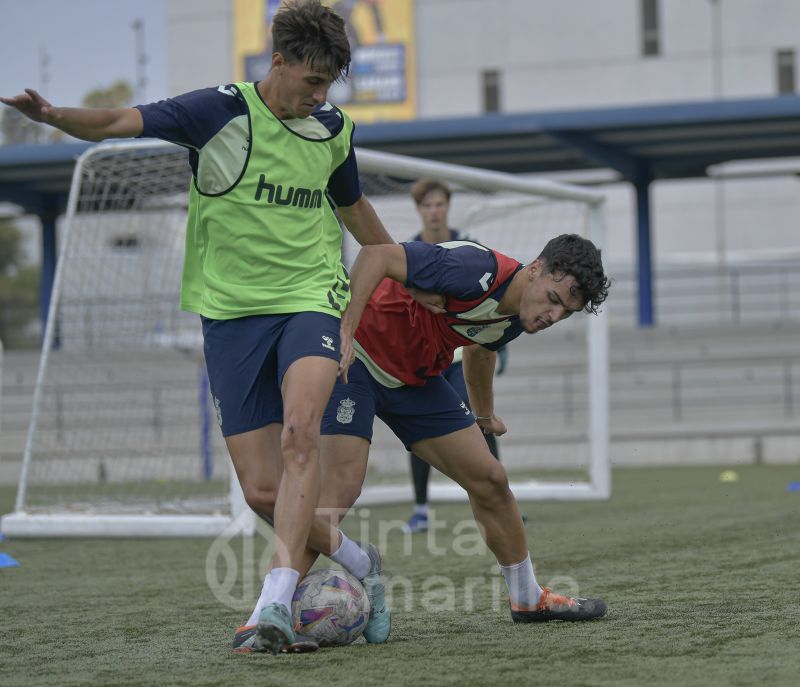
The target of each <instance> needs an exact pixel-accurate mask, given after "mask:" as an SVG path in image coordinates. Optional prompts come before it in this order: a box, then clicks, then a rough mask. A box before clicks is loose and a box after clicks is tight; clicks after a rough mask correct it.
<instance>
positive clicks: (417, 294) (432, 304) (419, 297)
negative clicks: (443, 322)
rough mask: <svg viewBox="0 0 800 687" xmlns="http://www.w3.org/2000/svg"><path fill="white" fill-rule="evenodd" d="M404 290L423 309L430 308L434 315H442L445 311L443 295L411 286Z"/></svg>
mask: <svg viewBox="0 0 800 687" xmlns="http://www.w3.org/2000/svg"><path fill="white" fill-rule="evenodd" d="M406 290H407V291H408V293H409V294H410V295H411V297H412V298H413V299H414V300H415V301H416V302H417V303H419V304H420V305H421V306H422V307H423V308H425V310H430V311H431V312H432V313H433V314H434V315H443V314H444V313H446V312H447V310H445V308H444V304H445V297H444V296H443V295H442V294H440V293H433V292H432V291H423V290H422V289H415V288H414V287H413V286H411V287H408V288H407V289H406Z"/></svg>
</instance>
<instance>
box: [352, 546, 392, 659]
mask: <svg viewBox="0 0 800 687" xmlns="http://www.w3.org/2000/svg"><path fill="white" fill-rule="evenodd" d="M359 546H360V547H361V548H362V549H364V551H366V552H367V555H368V556H369V560H370V564H371V565H370V568H369V572H368V573H367V576H366V577H365V578H364V579H363V580H361V583H362V584H363V585H364V589H365V591H366V592H367V597H368V598H369V608H370V610H369V620H368V621H367V626H366V627H365V628H364V638H365V639H366V640H367V641H368V642H369V643H370V644H382V643H383V642H385V641H386V640H387V639H388V638H389V632H390V631H391V629H392V611H391V610H390V609H389V608H387V607H386V598H385V592H386V588H385V586H384V584H383V575H382V570H381V554H380V551H378V548H377V547H376V546H375V545H374V544H361V543H359Z"/></svg>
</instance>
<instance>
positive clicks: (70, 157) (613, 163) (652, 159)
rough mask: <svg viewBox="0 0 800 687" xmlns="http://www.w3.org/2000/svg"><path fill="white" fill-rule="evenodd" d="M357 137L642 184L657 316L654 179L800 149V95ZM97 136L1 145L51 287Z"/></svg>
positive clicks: (644, 294)
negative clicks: (37, 232)
mask: <svg viewBox="0 0 800 687" xmlns="http://www.w3.org/2000/svg"><path fill="white" fill-rule="evenodd" d="M355 142H356V145H358V146H362V147H365V148H373V149H376V150H383V151H386V152H393V153H400V154H404V155H413V156H417V157H422V158H428V159H433V160H440V161H443V162H449V163H457V164H466V165H471V166H475V167H483V168H487V169H494V170H499V171H505V172H511V173H542V174H546V173H550V174H553V173H556V172H574V171H578V170H582V171H586V170H606V171H608V170H612V171H613V172H614V174H613V176H606V177H605V178H604V179H603V180H605V181H612V180H615V179H620V180H625V181H629V182H631V183H632V184H634V186H635V187H636V190H637V199H638V205H639V207H638V217H639V223H638V237H639V265H638V267H639V321H640V323H641V324H643V325H649V324H652V323H653V320H654V318H653V310H652V291H651V256H650V243H651V241H650V207H649V195H648V189H649V185H650V184H651V183H652V182H653V181H656V180H659V179H684V178H691V177H705V176H707V175H708V168H709V167H711V166H714V165H719V164H721V163H724V162H729V161H733V160H740V161H741V160H754V159H764V158H780V157H800V96H797V95H784V96H779V97H772V98H760V99H749V100H719V101H713V102H691V103H677V104H669V105H646V106H637V107H613V108H602V109H592V110H586V109H583V110H568V111H554V112H538V113H519V114H490V115H481V116H474V117H455V118H446V119H425V120H416V121H409V122H386V123H376V124H365V125H359V126H358V127H357V128H356V133H355ZM89 145H91V144H87V143H70V144H55V145H49V146H40V145H27V146H5V147H0V202H2V201H8V202H12V203H15V204H17V205H20V206H22V207H23V208H25V209H26V210H27V211H29V212H33V213H35V214H38V215H40V216H41V217H42V220H43V226H44V227H45V236H44V237H43V240H44V246H45V251H44V260H45V265H44V270H43V272H44V273H45V274H43V282H44V283H43V287H44V288H43V289H42V292H43V293H49V288H47V287H49V284H50V283H51V278H52V274H50V275H49V276H48V275H47V272H48V271H49V270H50V265H54V264H55V256H54V246H55V243H54V237H55V225H54V218H55V216H57V214H60V213H62V212H63V211H64V210H65V208H66V200H67V195H68V191H69V184H70V178H71V174H72V169H73V167H74V160H75V158H76V157H77V156H78V155H79V154H80V153H81V152H83V151H84V150H85V149H86V148H88V147H89ZM601 179H602V178H601ZM47 232H52V236H51V237H48V236H47V235H46V234H47ZM49 250H52V251H53V255H48V252H49Z"/></svg>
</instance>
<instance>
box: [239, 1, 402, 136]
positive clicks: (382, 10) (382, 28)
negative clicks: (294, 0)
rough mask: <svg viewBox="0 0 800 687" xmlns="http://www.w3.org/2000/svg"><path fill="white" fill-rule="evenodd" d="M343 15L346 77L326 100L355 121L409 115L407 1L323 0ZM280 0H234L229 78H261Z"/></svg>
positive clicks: (266, 68) (269, 56)
mask: <svg viewBox="0 0 800 687" xmlns="http://www.w3.org/2000/svg"><path fill="white" fill-rule="evenodd" d="M323 2H324V3H325V4H326V5H329V6H330V7H332V8H333V9H334V10H335V11H336V12H338V13H339V15H340V16H341V17H342V19H344V22H345V26H346V27H347V34H348V37H349V38H350V49H351V53H352V64H351V65H350V76H349V78H348V79H347V80H346V81H344V82H342V83H336V84H334V85H333V86H331V90H330V91H329V94H328V98H329V100H330V101H331V102H332V103H335V104H336V105H339V106H341V107H343V108H345V109H346V110H347V112H348V113H349V114H350V116H351V117H352V118H353V119H354V120H355V121H356V122H375V121H380V120H398V119H413V118H414V117H415V116H416V83H415V80H414V74H415V65H414V58H415V55H414V52H415V51H414V2H413V0H323ZM280 4H281V0H234V64H235V65H236V73H235V74H234V78H235V79H237V80H245V81H258V80H260V79H263V78H264V76H266V74H267V72H268V71H269V68H270V64H271V60H272V41H271V38H270V26H271V24H272V18H273V17H274V16H275V12H277V10H278V8H279V7H280Z"/></svg>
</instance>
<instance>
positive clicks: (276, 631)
mask: <svg viewBox="0 0 800 687" xmlns="http://www.w3.org/2000/svg"><path fill="white" fill-rule="evenodd" d="M295 639H296V637H295V632H294V626H293V623H292V614H291V613H290V612H289V609H288V608H286V606H284V605H283V604H279V603H271V604H268V605H267V606H264V608H263V609H262V610H261V614H260V615H259V616H258V625H256V636H255V638H254V640H253V650H254V651H271V652H272V653H273V654H278V653H280V652H281V651H283V650H284V649H286V648H288V647H289V646H290V645H292V644H293V643H294V641H295Z"/></svg>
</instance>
